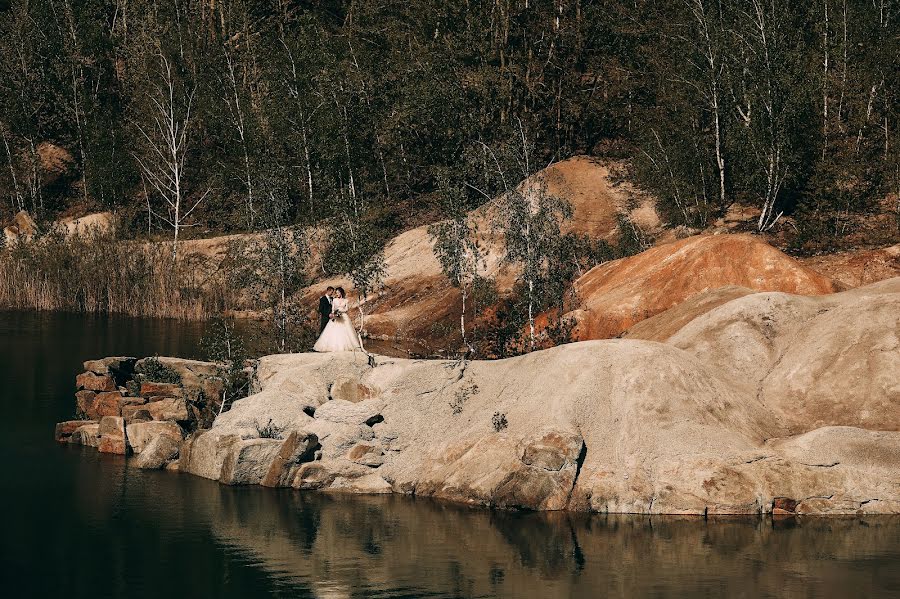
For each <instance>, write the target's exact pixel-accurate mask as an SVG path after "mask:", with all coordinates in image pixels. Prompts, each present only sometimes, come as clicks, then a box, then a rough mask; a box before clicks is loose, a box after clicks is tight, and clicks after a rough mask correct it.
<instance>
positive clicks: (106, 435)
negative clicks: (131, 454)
mask: <svg viewBox="0 0 900 599" xmlns="http://www.w3.org/2000/svg"><path fill="white" fill-rule="evenodd" d="M97 434H98V436H99V444H98V445H97V449H98V450H99V451H100V453H116V454H119V455H125V454H126V453H127V452H128V442H127V438H126V437H125V419H124V418H122V417H121V416H104V417H103V418H101V419H100V424H99V427H98V430H97Z"/></svg>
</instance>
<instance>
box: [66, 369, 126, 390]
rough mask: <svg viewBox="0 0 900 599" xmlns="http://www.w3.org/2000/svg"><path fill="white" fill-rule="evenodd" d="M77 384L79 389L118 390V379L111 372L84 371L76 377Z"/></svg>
mask: <svg viewBox="0 0 900 599" xmlns="http://www.w3.org/2000/svg"><path fill="white" fill-rule="evenodd" d="M75 385H76V386H77V387H78V389H86V390H88V391H115V390H116V380H115V378H113V377H112V375H110V374H94V373H93V372H83V373H81V374H79V375H78V376H76V377H75Z"/></svg>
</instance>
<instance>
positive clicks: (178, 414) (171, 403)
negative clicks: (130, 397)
mask: <svg viewBox="0 0 900 599" xmlns="http://www.w3.org/2000/svg"><path fill="white" fill-rule="evenodd" d="M138 410H146V411H147V412H148V413H149V414H150V417H151V418H153V419H154V420H175V421H178V422H184V421H186V420H188V419H189V418H190V414H189V413H188V406H187V402H186V401H185V400H183V399H160V400H158V401H151V402H148V403H146V404H144V405H142V406H140V408H138Z"/></svg>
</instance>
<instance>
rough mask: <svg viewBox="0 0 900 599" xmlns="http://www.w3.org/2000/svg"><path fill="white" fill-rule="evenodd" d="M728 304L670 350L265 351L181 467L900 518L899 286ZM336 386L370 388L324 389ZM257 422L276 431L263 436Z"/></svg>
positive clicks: (521, 503) (486, 496) (581, 502)
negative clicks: (433, 354)
mask: <svg viewBox="0 0 900 599" xmlns="http://www.w3.org/2000/svg"><path fill="white" fill-rule="evenodd" d="M801 273H802V271H801ZM801 280H802V277H801ZM735 295H736V296H737V297H736V298H735V299H732V300H731V301H724V303H721V304H720V305H717V306H714V307H711V308H710V309H708V310H701V311H700V312H701V313H700V315H699V316H697V317H696V318H694V319H692V320H690V321H689V322H688V323H687V324H685V325H684V326H681V327H680V328H678V327H677V326H676V325H675V324H672V325H671V328H678V330H676V331H675V332H674V333H671V334H667V338H668V341H667V342H665V343H660V342H655V341H645V340H639V339H619V340H606V341H590V342H582V343H574V344H569V345H564V346H560V347H556V348H553V349H550V350H545V351H541V352H535V353H532V354H529V355H525V356H521V357H517V358H511V359H507V360H499V361H487V362H481V361H475V362H469V363H468V364H467V365H466V366H465V367H463V365H462V364H457V363H452V362H446V361H434V360H403V359H394V358H385V357H379V358H378V359H377V366H376V367H375V368H370V367H369V366H368V365H367V363H366V360H365V356H362V355H359V354H354V353H339V354H294V355H276V356H269V357H266V358H263V359H262V361H261V363H260V366H259V370H258V378H259V384H260V387H261V391H260V392H259V393H257V394H256V395H253V396H250V397H248V398H246V399H243V400H240V401H237V402H236V403H235V404H234V408H233V409H232V410H231V411H229V412H226V413H224V414H222V415H221V416H220V417H219V418H218V419H217V420H216V421H215V423H214V426H213V427H212V429H210V430H208V431H200V432H198V433H195V435H193V436H192V437H191V438H190V439H189V440H188V441H187V442H186V443H185V444H184V445H183V447H182V450H181V455H182V459H181V462H180V466H179V467H180V469H181V470H183V471H186V472H191V473H193V474H197V475H200V476H205V477H207V478H212V479H216V480H220V481H222V482H226V483H230V484H248V483H249V484H259V483H260V482H262V481H263V480H264V479H266V480H268V484H270V485H272V486H293V487H295V488H303V489H328V490H332V491H341V492H353V493H382V492H388V491H389V492H393V493H404V494H416V495H423V496H432V497H437V498H443V499H447V500H452V501H454V502H461V503H468V504H473V505H488V506H496V507H504V508H527V509H538V510H560V509H568V510H581V511H598V512H640V513H679V514H743V513H759V512H764V513H765V512H772V511H773V510H776V511H780V512H784V513H876V512H877V513H884V512H887V513H900V484H898V483H900V479H898V476H900V419H898V417H897V415H898V414H900V374H898V373H900V278H898V279H892V280H889V281H884V282H882V283H879V284H876V285H872V286H869V287H865V288H860V289H856V290H852V291H848V292H843V293H838V294H832V295H824V296H812V297H803V296H797V295H790V294H785V293H753V294H749V295H747V294H743V293H736V294H735ZM726 299H727V298H726ZM714 303H715V302H714ZM684 318H685V316H684V314H676V315H674V317H673V319H672V322H673V323H680V322H681V320H683V319H684ZM336 381H340V382H341V385H350V384H357V385H361V386H364V387H365V388H366V389H367V390H368V393H369V394H370V397H367V398H366V399H363V400H362V401H358V402H356V403H354V402H350V401H346V400H344V399H329V397H330V395H329V390H330V389H331V388H332V387H333V386H334V383H335V382H336ZM460 405H461V406H462V408H461V410H457V409H455V408H454V406H460ZM376 416H377V417H376ZM500 416H502V418H500ZM268 423H271V424H273V425H274V426H275V427H276V429H277V430H278V431H279V433H280V434H279V436H280V437H281V438H260V433H259V427H260V426H261V424H268ZM313 438H314V439H315V441H313ZM298 439H302V440H303V443H301V444H300V446H302V447H300V449H298Z"/></svg>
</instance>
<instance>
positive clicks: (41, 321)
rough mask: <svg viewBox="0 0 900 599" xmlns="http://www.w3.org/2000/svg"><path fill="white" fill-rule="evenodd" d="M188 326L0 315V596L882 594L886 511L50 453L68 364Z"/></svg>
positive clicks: (889, 521)
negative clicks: (392, 492) (496, 507)
mask: <svg viewBox="0 0 900 599" xmlns="http://www.w3.org/2000/svg"><path fill="white" fill-rule="evenodd" d="M200 333H201V331H200V328H199V325H192V324H185V323H178V322H171V321H161V320H141V319H126V318H93V317H85V316H79V315H64V314H29V313H11V312H5V313H4V312H0V405H2V408H3V414H4V415H5V418H4V422H5V426H4V427H3V433H2V435H0V464H2V467H3V473H2V475H0V514H2V515H3V524H2V526H3V532H2V537H0V539H2V540H0V584H2V587H0V588H2V594H3V596H5V597H21V596H27V597H51V596H53V597H67V598H75V597H91V598H95V597H126V596H127V597H130V598H133V597H161V596H166V595H168V596H171V597H192V598H193V597H259V596H284V597H336V598H337V597H535V598H538V597H540V598H543V597H620V596H621V597H898V596H900V520H897V519H893V518H884V517H882V518H864V519H856V518H853V519H844V520H834V519H827V520H825V519H823V520H818V519H804V520H800V521H787V522H772V521H771V520H759V519H733V520H720V521H710V522H704V521H702V520H698V519H677V518H653V519H652V520H651V519H648V518H641V517H602V516H592V517H587V516H582V515H564V514H550V515H542V514H508V513H496V512H488V511H481V510H470V509H465V508H460V507H457V506H451V505H444V504H440V503H436V502H432V501H423V500H411V499H406V498H399V497H341V496H334V495H325V494H317V493H313V492H297V491H290V490H273V489H260V488H228V487H222V486H220V485H218V484H217V483H214V482H211V481H206V480H202V479H198V478H195V477H191V476H188V475H179V474H172V473H165V472H142V471H140V470H137V469H132V468H128V467H127V465H126V463H125V461H124V459H122V458H120V457H118V456H108V455H102V456H101V455H99V454H97V453H96V452H94V451H93V450H89V449H80V448H76V447H68V446H58V445H56V444H55V443H54V442H53V424H54V423H55V422H56V421H58V420H64V419H67V418H70V417H71V416H72V410H73V392H74V389H73V380H74V376H75V374H76V373H77V372H79V370H80V363H81V362H82V361H83V360H84V359H87V358H93V357H100V356H107V355H115V354H120V355H121V354H130V355H148V354H154V353H158V354H160V355H165V354H177V355H183V356H196V355H197V339H198V338H199V335H200Z"/></svg>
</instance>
